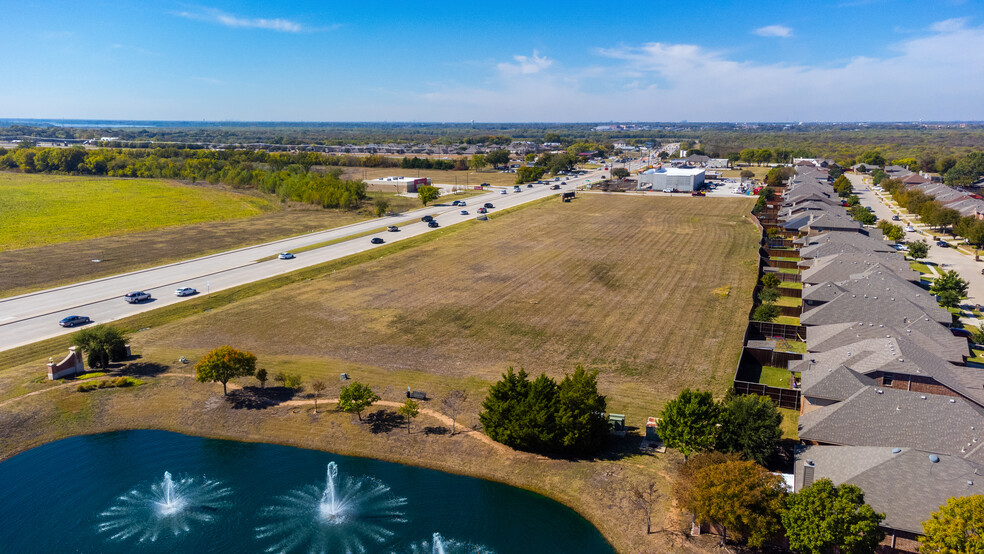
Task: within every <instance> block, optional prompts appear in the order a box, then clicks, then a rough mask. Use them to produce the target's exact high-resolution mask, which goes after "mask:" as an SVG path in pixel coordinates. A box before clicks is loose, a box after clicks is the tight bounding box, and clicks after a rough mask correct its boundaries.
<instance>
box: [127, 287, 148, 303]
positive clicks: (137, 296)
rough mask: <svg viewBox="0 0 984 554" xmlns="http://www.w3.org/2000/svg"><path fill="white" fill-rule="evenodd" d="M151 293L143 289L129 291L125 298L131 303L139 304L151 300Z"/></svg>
mask: <svg viewBox="0 0 984 554" xmlns="http://www.w3.org/2000/svg"><path fill="white" fill-rule="evenodd" d="M150 298H151V297H150V293H147V292H144V291H142V290H138V291H134V292H128V293H126V294H125V295H123V300H126V301H127V302H129V303H130V304H139V303H140V302H146V301H148V300H150Z"/></svg>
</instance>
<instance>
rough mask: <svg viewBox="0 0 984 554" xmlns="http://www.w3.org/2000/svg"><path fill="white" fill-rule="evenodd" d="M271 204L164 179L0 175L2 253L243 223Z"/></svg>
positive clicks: (264, 200) (0, 236)
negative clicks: (216, 223) (202, 225)
mask: <svg viewBox="0 0 984 554" xmlns="http://www.w3.org/2000/svg"><path fill="white" fill-rule="evenodd" d="M274 208H275V206H274V205H272V204H271V203H270V202H269V201H268V200H266V199H263V198H260V197H257V196H249V195H244V194H238V193H234V192H229V191H223V190H215V189H212V188H206V187H202V186H188V185H181V184H178V183H174V182H171V181H166V180H160V179H114V178H87V177H68V176H51V175H25V174H17V173H0V251H3V250H13V249H19V248H27V247H33V246H41V245H47V244H56V243H61V242H69V241H78V240H84V239H91V238H96V237H105V236H110V235H118V234H125V233H132V232H138V231H147V230H151V229H158V228H161V227H169V226H175V225H186V224H191V223H200V222H205V221H220V220H228V219H238V218H244V217H250V216H255V215H258V214H260V213H262V212H264V211H269V210H272V209H274Z"/></svg>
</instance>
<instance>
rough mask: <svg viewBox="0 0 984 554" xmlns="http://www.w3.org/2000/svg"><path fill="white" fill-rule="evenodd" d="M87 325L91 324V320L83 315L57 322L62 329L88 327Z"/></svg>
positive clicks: (72, 316) (71, 316)
mask: <svg viewBox="0 0 984 554" xmlns="http://www.w3.org/2000/svg"><path fill="white" fill-rule="evenodd" d="M89 323H92V320H91V319H89V318H88V317H86V316H84V315H70V316H68V317H64V318H62V320H61V321H59V322H58V325H61V326H62V327H75V326H76V325H88V324H89Z"/></svg>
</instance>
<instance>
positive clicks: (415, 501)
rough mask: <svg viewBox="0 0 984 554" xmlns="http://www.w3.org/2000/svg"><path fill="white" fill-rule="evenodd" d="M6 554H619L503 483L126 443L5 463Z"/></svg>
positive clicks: (0, 540) (135, 434)
mask: <svg viewBox="0 0 984 554" xmlns="http://www.w3.org/2000/svg"><path fill="white" fill-rule="evenodd" d="M0 491H2V494H0V497H2V499H3V501H2V502H0V521H2V522H3V524H2V525H0V545H2V546H0V550H2V551H5V552H134V551H139V552H169V553H175V552H206V551H207V552H283V551H296V552H384V553H389V552H395V553H402V552H411V553H423V552H426V553H431V552H446V553H448V554H450V553H452V552H471V553H481V552H499V553H507V552H537V553H550V552H558V553H559V552H563V553H572V552H591V553H594V552H613V550H612V548H611V546H609V545H608V543H607V542H606V541H605V540H604V538H603V537H602V536H601V534H600V533H599V532H598V530H597V529H595V528H594V527H593V526H592V525H591V524H590V523H589V522H588V521H587V520H585V519H584V518H582V517H581V516H580V515H578V514H577V513H576V512H574V511H573V510H571V509H570V508H567V507H566V506H563V505H562V504H559V503H557V502H554V501H553V500H550V499H548V498H546V497H544V496H541V495H538V494H534V493H531V492H528V491H524V490H522V489H517V488H515V487H510V486H507V485H503V484H500V483H493V482H490V481H484V480H481V479H475V478H471V477H462V476H459V475H453V474H449V473H443V472H440V471H433V470H428V469H421V468H416V467H411V466H405V465H401V464H394V463H388V462H380V461H376V460H370V459H366V458H354V457H348V456H339V455H336V454H331V453H328V452H320V451H315V450H305V449H301V448H293V447H288V446H280V445H272V444H262V443H244V442H237V441H227V440H215V439H205V438H200V437H190V436H186V435H180V434H177V433H169V432H165V431H124V432H115V433H106V434H100V435H89V436H81V437H72V438H69V439H64V440H60V441H57V442H53V443H50V444H47V445H44V446H41V447H38V448H35V449H32V450H29V451H27V452H24V453H21V454H19V455H17V456H14V457H13V458H10V459H9V460H7V461H4V462H2V463H0Z"/></svg>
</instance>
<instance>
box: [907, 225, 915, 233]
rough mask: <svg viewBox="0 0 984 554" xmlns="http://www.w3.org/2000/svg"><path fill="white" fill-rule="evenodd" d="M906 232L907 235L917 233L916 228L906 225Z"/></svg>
mask: <svg viewBox="0 0 984 554" xmlns="http://www.w3.org/2000/svg"><path fill="white" fill-rule="evenodd" d="M905 232H906V233H915V232H916V228H915V227H913V226H912V225H906V226H905Z"/></svg>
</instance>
